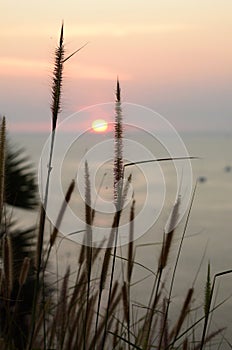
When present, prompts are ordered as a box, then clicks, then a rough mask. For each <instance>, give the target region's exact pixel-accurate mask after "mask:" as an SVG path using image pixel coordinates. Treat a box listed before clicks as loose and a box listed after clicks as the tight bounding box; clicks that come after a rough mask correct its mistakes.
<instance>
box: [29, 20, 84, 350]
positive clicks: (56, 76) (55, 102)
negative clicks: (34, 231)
mask: <svg viewBox="0 0 232 350" xmlns="http://www.w3.org/2000/svg"><path fill="white" fill-rule="evenodd" d="M79 50H81V48H80V49H78V50H76V51H75V52H73V53H72V54H71V55H69V56H68V57H67V58H65V57H64V53H65V51H64V24H63V23H62V26H61V31H60V39H59V44H58V47H57V48H56V51H55V63H54V70H53V82H52V104H51V112H52V127H51V128H52V129H51V145H50V152H49V160H48V166H47V168H48V170H47V178H46V184H45V192H44V199H43V203H42V205H41V209H40V220H39V232H38V243H37V247H38V248H37V260H36V261H37V264H36V271H37V272H36V282H35V288H34V301H33V310H32V323H31V337H30V342H29V347H28V349H31V347H32V339H33V335H34V330H35V320H36V305H37V299H38V290H39V284H40V272H41V263H42V256H43V243H44V229H45V220H46V209H47V204H48V195H49V184H50V177H51V172H52V159H53V152H54V143H55V135H56V129H57V120H58V115H59V112H60V110H61V93H62V81H63V68H64V62H65V61H67V60H68V59H69V58H71V57H72V56H73V55H74V54H76V53H77V52H78V51H79ZM42 283H43V282H42ZM43 295H44V293H43ZM43 299H44V296H43ZM43 303H44V300H43ZM44 349H46V325H45V319H44Z"/></svg>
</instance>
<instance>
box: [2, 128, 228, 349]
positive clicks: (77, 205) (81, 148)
mask: <svg viewBox="0 0 232 350" xmlns="http://www.w3.org/2000/svg"><path fill="white" fill-rule="evenodd" d="M108 134H109V135H107V136H106V135H101V134H94V133H92V132H90V133H85V134H84V135H82V136H81V137H80V136H78V137H75V133H74V132H70V131H69V132H66V133H63V134H62V136H60V138H59V137H57V139H56V141H55V149H57V151H56V150H55V151H54V158H53V160H52V166H53V169H52V176H51V183H50V192H49V198H50V201H49V203H48V207H49V213H48V216H49V218H50V219H51V221H52V222H54V221H55V220H56V217H57V215H58V213H59V208H60V206H61V204H62V201H63V198H64V195H65V192H66V190H67V188H68V185H69V184H70V182H71V181H72V179H75V181H76V190H75V191H76V192H75V193H74V198H73V201H72V200H71V201H70V203H69V207H70V216H68V217H67V218H65V217H64V219H63V221H64V224H63V226H62V229H61V232H62V230H63V235H62V234H61V239H60V242H59V245H57V248H56V252H55V260H56V268H57V269H59V273H60V274H62V272H63V271H65V269H66V268H67V266H69V265H70V266H71V271H72V272H73V276H74V273H75V271H76V266H77V260H78V253H79V251H80V247H81V242H82V238H83V232H81V231H82V230H84V229H85V225H84V216H85V198H86V197H85V196H86V192H85V188H86V181H87V180H86V178H87V177H88V176H87V174H88V173H89V177H88V179H89V181H90V188H91V203H90V204H91V206H92V207H94V209H95V210H96V214H95V217H96V219H95V220H96V221H95V223H94V229H95V230H96V234H95V235H94V240H95V243H96V245H99V244H100V242H102V240H104V239H105V238H107V234H109V232H110V227H111V223H112V215H113V212H114V210H115V205H114V201H115V198H114V194H113V192H114V191H113V184H114V154H115V153H117V152H119V153H117V154H118V155H119V156H120V154H121V155H123V159H124V164H130V163H131V165H128V166H126V167H125V168H124V179H127V178H128V177H129V175H130V174H131V175H132V179H131V182H130V183H127V182H126V180H125V184H128V192H127V194H126V198H125V205H124V207H125V214H124V216H123V217H122V224H121V225H122V226H121V227H120V230H121V236H120V238H119V241H118V246H119V247H118V254H122V255H123V256H126V254H127V245H126V243H127V242H128V237H129V225H128V220H129V214H130V207H131V203H132V201H133V200H135V219H136V220H135V221H134V236H135V237H134V245H135V247H136V254H135V261H136V262H137V263H138V264H137V265H136V266H135V267H134V271H133V277H132V279H133V281H132V282H133V287H132V288H131V291H132V300H133V303H135V304H141V305H143V304H144V303H145V300H148V298H149V292H150V291H151V288H152V284H153V281H154V276H153V275H152V273H151V272H149V270H148V269H150V270H152V271H154V272H155V271H156V268H157V263H158V260H159V254H160V249H161V243H162V239H163V235H164V232H168V230H169V226H170V214H171V212H172V210H173V207H174V206H175V203H176V201H177V198H180V202H181V203H183V205H182V206H181V207H180V208H179V213H178V218H177V221H178V225H177V227H176V228H175V233H174V242H173V245H172V247H171V251H170V255H169V259H168V265H167V267H166V272H165V275H164V276H165V281H167V285H168V283H169V282H168V281H169V280H170V277H171V276H172V273H173V268H174V264H175V261H176V257H177V252H178V249H179V247H180V244H181V238H182V237H183V232H185V236H184V240H183V244H182V247H181V251H180V257H179V260H178V265H177V271H176V275H175V281H174V286H173V291H172V298H171V304H170V312H171V317H173V318H176V317H177V316H178V314H179V311H180V305H181V303H182V302H183V301H184V299H185V296H186V294H187V291H188V289H189V288H190V287H193V288H194V300H193V304H192V309H193V315H194V316H193V319H194V320H197V319H198V318H200V316H201V315H202V313H203V308H204V293H205V283H206V278H207V270H208V265H209V264H210V274H211V280H212V281H213V278H214V276H215V275H216V274H218V273H221V272H225V273H224V274H222V275H220V276H218V277H216V283H215V290H214V297H213V301H212V307H215V310H214V312H213V314H212V316H211V319H210V329H209V332H213V331H215V330H217V329H219V328H224V330H223V331H222V333H221V334H220V335H218V336H217V337H216V338H215V339H213V340H212V341H211V348H215V349H218V348H221V349H231V348H232V298H231V297H232V154H231V149H232V134H231V133H226V132H225V133H222V132H220V133H219V132H218V133H217V132H208V133H206V132H181V133H180V134H179V136H178V137H179V139H180V140H181V147H184V148H181V149H179V148H178V147H179V146H178V145H177V141H176V140H174V141H173V140H171V139H172V137H173V135H164V137H163V138H162V137H161V138H159V137H158V140H157V139H156V138H155V137H154V135H151V134H149V133H143V134H142V135H141V134H140V132H139V131H135V130H130V129H128V130H125V133H124V138H125V139H124V140H121V141H123V143H122V144H120V143H121V141H119V145H117V146H115V144H114V140H113V134H112V133H110V132H109V133H108ZM169 138H170V139H169ZM161 139H162V140H166V141H165V142H166V144H167V145H168V146H167V147H166V145H164V144H163V143H164V142H161V141H160V140H161ZM179 139H178V142H179ZM9 140H10V144H11V147H12V149H17V148H23V149H24V153H25V155H28V157H29V161H30V164H31V168H32V169H34V170H35V172H36V174H37V176H38V177H37V178H38V183H39V186H40V192H41V193H40V194H41V196H42V197H44V188H45V179H46V173H47V164H48V153H49V147H50V141H51V140H50V139H49V135H48V134H45V133H44V134H43V133H16V132H9ZM170 140H171V141H170ZM169 141H170V142H169ZM62 142H63V143H62ZM61 144H62V145H61ZM183 145H184V146H183ZM117 147H118V148H117ZM120 147H121V148H120ZM175 148H176V149H175ZM182 151H183V153H182ZM120 152H121V153H120ZM124 154H125V156H124ZM182 156H183V157H186V158H188V157H192V159H191V160H190V159H184V160H183V159H182V160H176V161H173V160H172V159H170V158H173V157H176V158H178V157H182ZM164 158H166V159H167V160H162V161H161V160H160V161H159V159H164ZM145 160H146V161H147V162H144V161H145ZM150 160H151V161H150ZM186 164H187V165H186ZM87 171H88V173H87ZM190 206H191V210H190ZM13 213H14V214H15V216H16V218H18V222H19V223H20V225H22V226H25V227H26V226H29V225H31V224H33V223H37V222H38V213H37V211H36V212H35V211H30V212H28V211H24V210H14V212H13ZM67 215H69V214H67ZM70 223H71V224H70ZM176 223H177V222H176ZM57 266H58V267H57ZM143 266H145V267H147V268H148V269H144V268H143ZM117 278H118V279H120V278H121V276H120V273H119V272H118V275H117ZM220 342H221V343H220Z"/></svg>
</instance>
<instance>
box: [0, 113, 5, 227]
mask: <svg viewBox="0 0 232 350" xmlns="http://www.w3.org/2000/svg"><path fill="white" fill-rule="evenodd" d="M0 128H1V129H0V223H1V222H2V211H3V203H4V188H5V186H4V182H5V152H6V119H5V117H3V118H2V121H1V126H0Z"/></svg>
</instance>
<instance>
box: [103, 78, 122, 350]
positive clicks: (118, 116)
mask: <svg viewBox="0 0 232 350" xmlns="http://www.w3.org/2000/svg"><path fill="white" fill-rule="evenodd" d="M114 131H115V134H114V143H115V153H114V200H115V210H116V217H115V218H116V222H115V224H116V225H115V231H114V252H113V261H112V268H111V275H110V286H109V293H108V302H107V309H106V321H105V328H104V334H103V340H102V350H103V349H104V346H105V340H106V334H107V327H108V317H109V309H110V303H111V292H112V287H113V279H114V270H115V260H116V253H117V243H118V229H119V223H120V218H121V212H122V198H123V196H122V193H123V177H124V167H123V121H122V110H121V88H120V84H119V80H118V78H117V87H116V101H115V123H114Z"/></svg>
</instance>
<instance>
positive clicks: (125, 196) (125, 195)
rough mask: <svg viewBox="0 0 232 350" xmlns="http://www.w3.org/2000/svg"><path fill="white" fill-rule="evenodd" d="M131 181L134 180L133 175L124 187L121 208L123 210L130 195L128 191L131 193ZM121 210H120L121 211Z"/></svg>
mask: <svg viewBox="0 0 232 350" xmlns="http://www.w3.org/2000/svg"><path fill="white" fill-rule="evenodd" d="M131 180H132V174H130V175H129V176H128V178H127V180H126V183H125V185H124V186H123V191H122V202H121V208H123V205H124V203H125V201H126V198H127V194H128V191H129V186H130V184H131ZM121 208H120V209H121Z"/></svg>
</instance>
